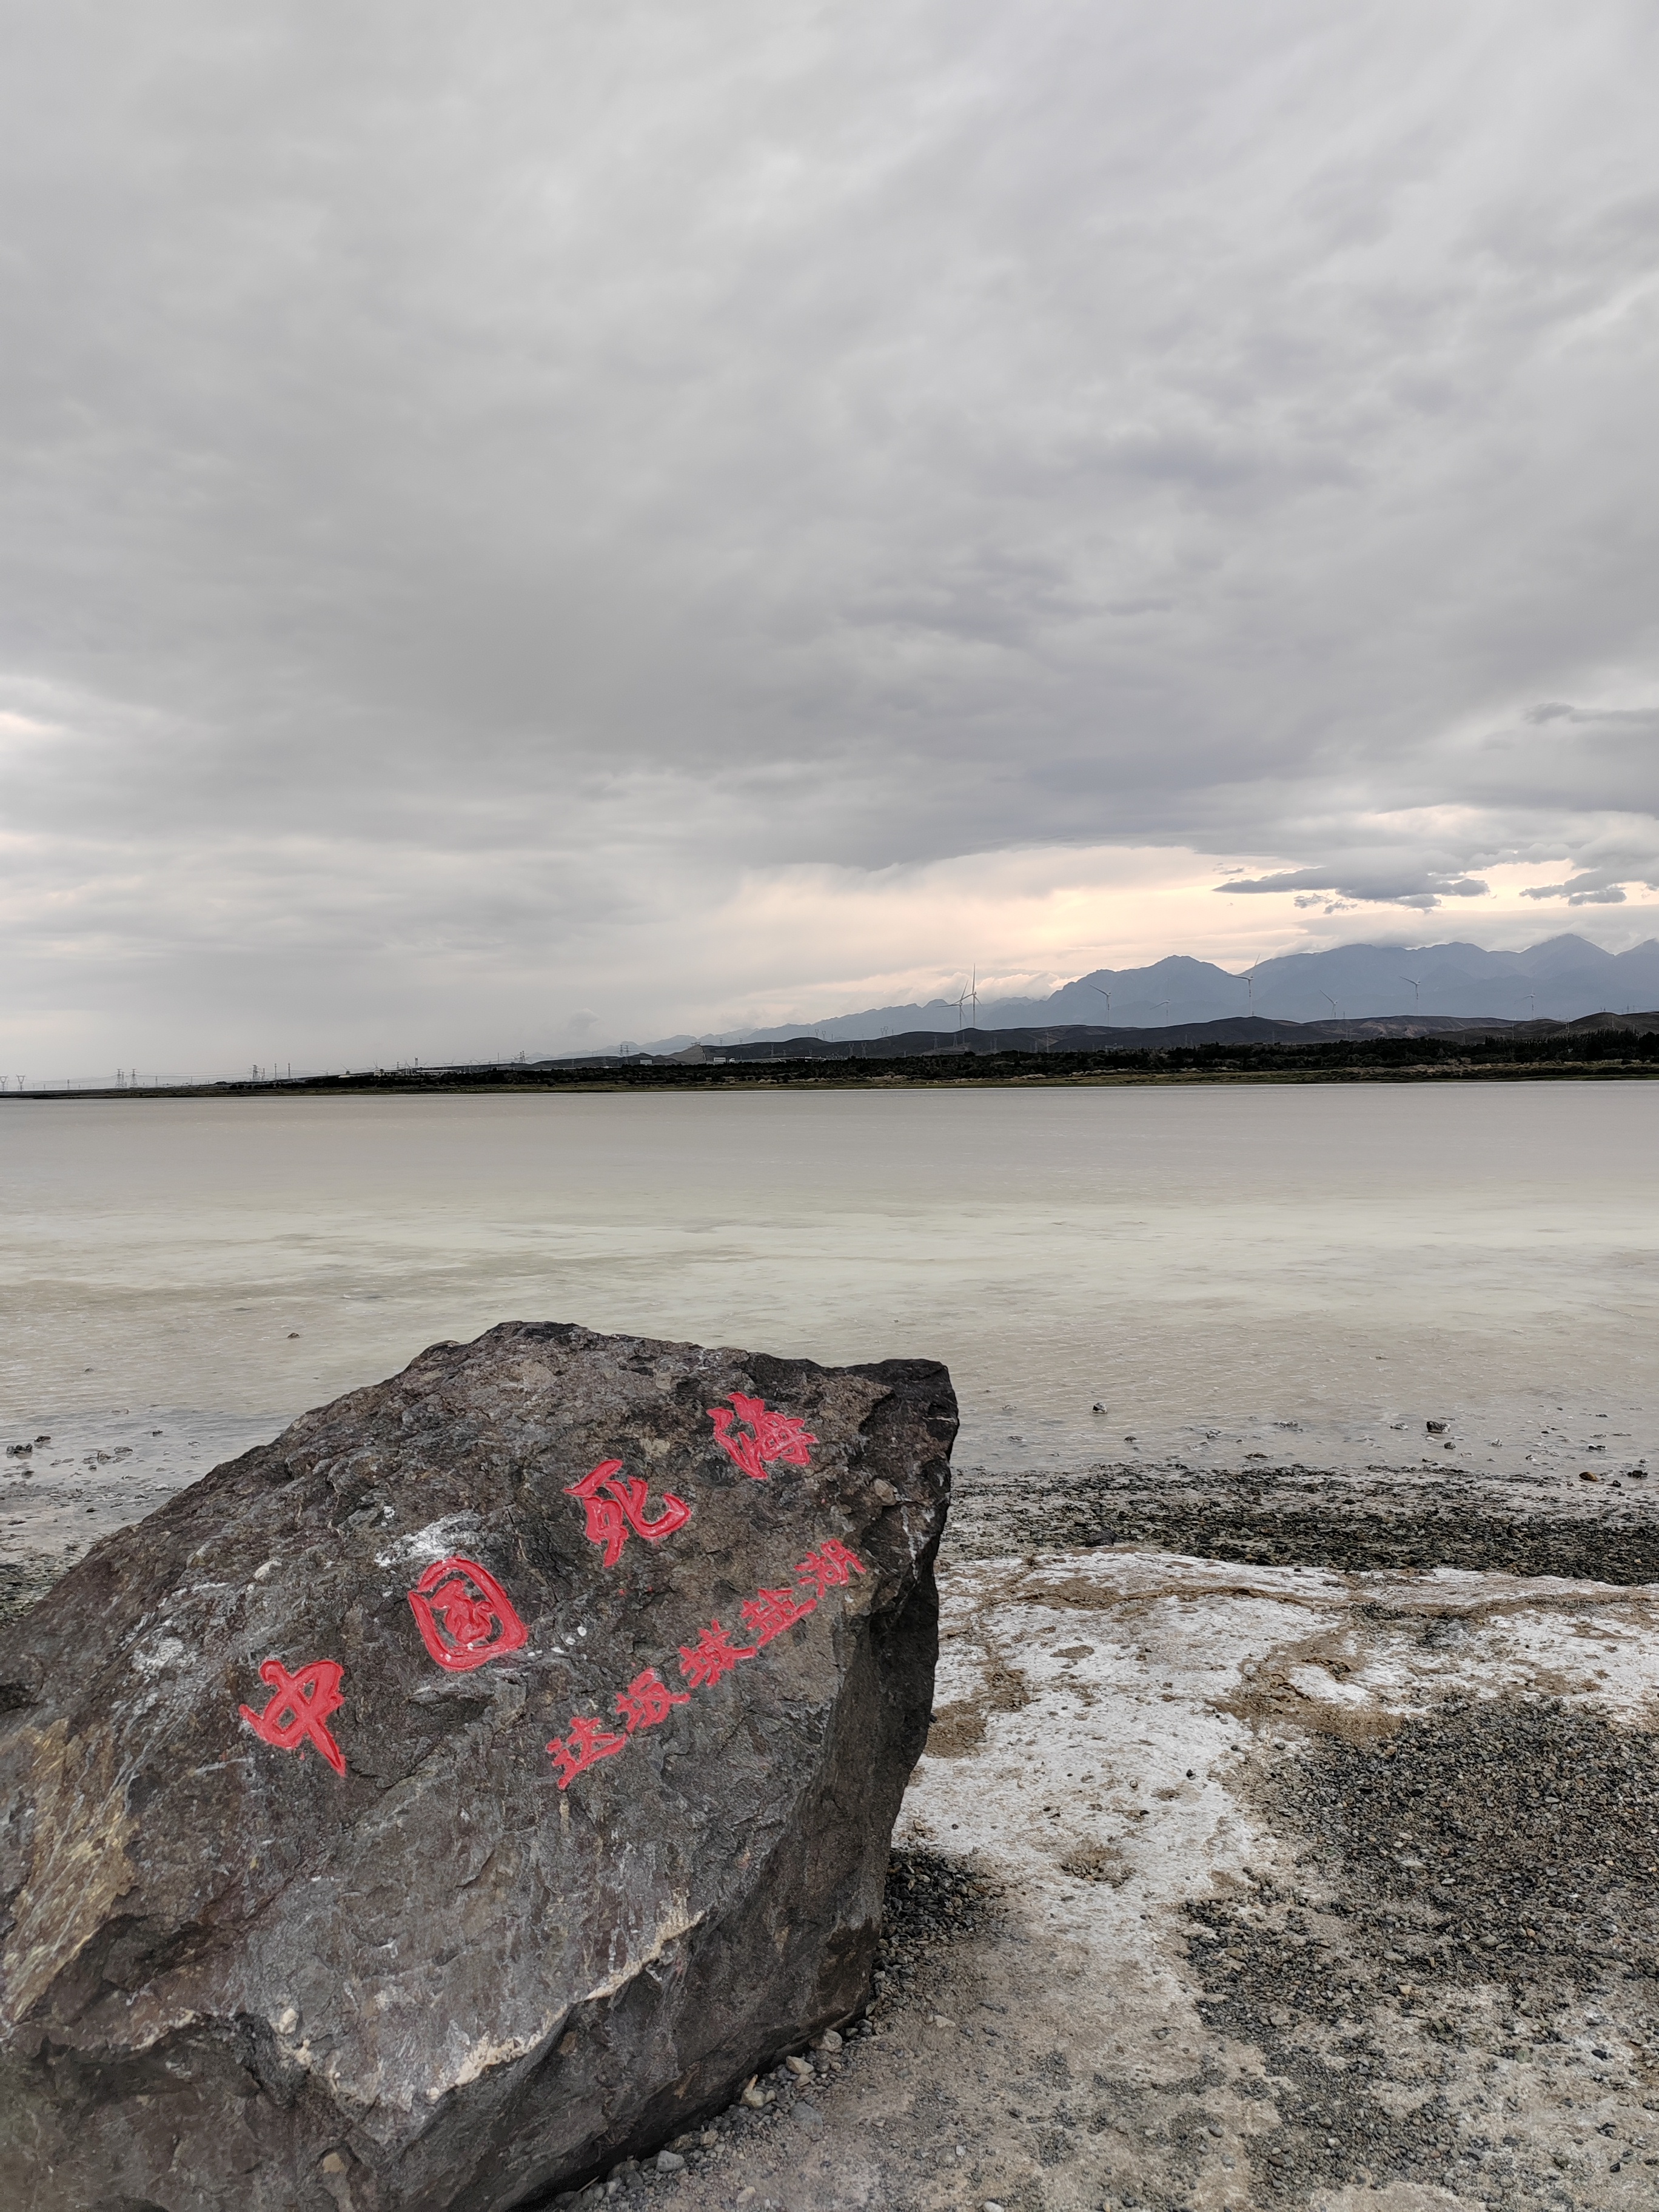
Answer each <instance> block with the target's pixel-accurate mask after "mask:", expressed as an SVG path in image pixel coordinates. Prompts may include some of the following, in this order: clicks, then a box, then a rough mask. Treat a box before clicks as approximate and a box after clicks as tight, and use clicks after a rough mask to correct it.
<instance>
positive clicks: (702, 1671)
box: [680, 1620, 760, 1690]
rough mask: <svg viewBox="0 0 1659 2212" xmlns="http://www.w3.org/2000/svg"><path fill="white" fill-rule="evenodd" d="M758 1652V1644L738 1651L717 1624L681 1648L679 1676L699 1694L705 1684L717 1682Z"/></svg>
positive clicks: (711, 1624) (717, 1622)
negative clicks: (723, 1675)
mask: <svg viewBox="0 0 1659 2212" xmlns="http://www.w3.org/2000/svg"><path fill="white" fill-rule="evenodd" d="M758 1650H760V1646H759V1644H747V1645H744V1646H743V1647H742V1648H741V1649H740V1648H738V1646H736V1645H734V1644H733V1643H732V1638H731V1637H730V1636H729V1635H728V1634H727V1632H726V1630H725V1629H723V1628H722V1627H721V1626H720V1623H719V1621H718V1620H716V1621H714V1622H711V1623H710V1625H709V1626H708V1627H707V1628H705V1629H704V1630H703V1632H702V1635H701V1636H700V1637H699V1638H697V1640H696V1643H695V1644H681V1646H680V1672H681V1674H684V1677H685V1679H686V1680H687V1681H688V1682H690V1685H691V1686H692V1688H693V1689H694V1690H700V1689H702V1686H703V1685H704V1683H705V1682H718V1681H719V1680H720V1676H721V1675H722V1674H730V1673H731V1672H732V1668H734V1667H735V1666H736V1665H737V1663H738V1660H739V1659H752V1658H753V1657H754V1656H755V1654H756V1652H757V1651H758Z"/></svg>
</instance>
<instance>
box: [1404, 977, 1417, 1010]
mask: <svg viewBox="0 0 1659 2212" xmlns="http://www.w3.org/2000/svg"><path fill="white" fill-rule="evenodd" d="M1400 980H1401V982H1402V983H1409V984H1410V985H1411V987H1412V1012H1413V1013H1415V1012H1417V1009H1418V1007H1419V1005H1420V1004H1421V1003H1422V994H1421V993H1420V992H1419V989H1418V987H1417V978H1416V976H1415V975H1402V976H1401V979H1400Z"/></svg>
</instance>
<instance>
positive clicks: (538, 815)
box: [0, 0, 1659, 1048]
mask: <svg viewBox="0 0 1659 2212" xmlns="http://www.w3.org/2000/svg"><path fill="white" fill-rule="evenodd" d="M0 20H3V21H5V22H6V24H7V27H8V30H9V37H8V40H7V46H8V52H9V57H10V60H9V68H8V71H7V73H6V88H5V89H4V91H3V92H0V100H3V103H4V106H3V112H0V193H3V203H4V204H5V205H6V207H7V208H8V209H9V210H11V213H10V215H9V219H8V223H7V227H6V228H5V231H4V233H3V235H0V276H3V287H0V318H3V322H0V438H3V466H4V470H5V486H6V491H5V497H4V499H3V501H0V710H4V711H7V712H9V714H10V715H11V716H12V717H13V718H14V723H13V724H11V725H8V724H7V723H5V722H3V721H0V745H3V748H4V749H3V751H0V775H3V792H4V799H5V820H6V824H7V829H8V834H9V839H10V843H9V847H8V856H9V857H8V868H9V877H10V883H11V888H12V894H13V897H14V901H15V903H14V906H13V908H12V909H11V922H10V925H9V927H10V929H11V934H12V941H13V943H14V945H15V948H16V950H17V951H18V954H19V957H20V960H21V969H22V980H21V984H20V991H21V994H22V998H23V1000H26V1001H27V1004H28V1005H29V1006H31V1007H32V1008H33V1010H34V1012H33V1014H32V1016H31V1018H32V1019H36V1018H38V1020H39V1021H40V1022H42V1023H46V1024H48V1025H49V1026H50V1024H52V1023H62V1022H64V1021H67V1020H69V1019H70V1017H71V1013H73V1012H74V1010H76V1009H79V1010H80V1012H79V1013H76V1014H75V1015H74V1018H76V1019H79V1018H81V1017H82V1015H84V1016H85V1018H87V1019H88V1020H91V1019H92V1018H94V1015H97V1014H99V1012H100V1010H104V1011H107V1010H108V1009H110V1008H111V1007H113V1006H129V1005H133V1004H138V1005H142V1006H143V1009H144V1014H143V1018H144V1020H145V1021H146V1022H147V1023H149V1024H155V1025H156V1026H158V1027H161V1026H165V1025H167V1024H169V1023H172V1024H177V1023H179V1021H181V1020H183V1019H184V1018H185V1010H186V1009H194V1010H197V1012H201V1018H202V1019H203V1020H204V1021H205V1020H207V1019H208V1012H211V1010H213V1009H218V1010H219V1012H220V1013H224V1012H227V1011H228V1010H230V1009H234V1008H236V1007H240V1006H247V1005H249V1004H250V1003H252V1004H253V1005H254V1006H257V1007H258V1008H259V1009H260V1010H262V1018H263V1010H264V1009H269V1012H270V1018H271V1020H272V1021H273V1022H274V1021H276V1019H278V1018H281V1019H282V1020H283V1021H285V1022H299V1023H302V1022H304V1021H305V1020H307V1019H314V1020H315V1021H316V1023H317V1024H319V1028H318V1034H319V1035H321V1034H322V1033H323V1031H324V1030H327V1029H328V1026H329V1024H331V1023H332V1024H336V1025H337V1027H339V1028H340V1029H341V1030H348V1029H349V1028H350V1027H351V1026H352V1025H353V1024H356V1025H357V1027H358V1028H359V1029H361V1027H362V1024H363V1023H364V1022H365V1021H367V1020H368V1018H370V1016H371V1015H372V1016H373V1017H374V1018H375V1019H376V1020H379V1019H380V1018H384V1019H385V1020H386V1021H387V1022H388V1023H390V1022H392V1021H394V1020H395V1021H398V1022H404V1021H409V1020H416V1019H427V1018H429V1019H430V1020H431V1021H432V1022H433V1023H434V1024H435V1027H436V1029H437V1030H438V1031H440V1032H441V1035H442V1036H443V1038H444V1040H445V1041H453V1042H455V1043H456V1044H457V1045H458V1046H460V1045H463V1044H466V1045H472V1046H477V1047H480V1048H481V1047H482V1046H483V1045H484V1044H485V1043H486V1042H489V1041H491V1040H493V1038H494V1037H495V1036H496V1035H497V1034H498V1033H499V1032H500V1031H501V1030H502V1029H503V1028H504V1027H506V1025H507V1024H508V1022H509V1020H510V1019H511V1018H513V1008H514V1007H515V1005H517V1004H518V1003H520V1002H521V1001H522V1000H523V999H524V995H525V994H526V992H530V991H537V990H539V991H540V992H541V993H542V994H544V995H545V994H546V993H548V992H549V991H555V990H556V991H557V992H559V993H562V994H563V1000H562V1003H563V1004H564V1006H567V1007H568V1008H575V1007H578V1006H585V1007H586V1008H587V1009H588V1010H589V1011H591V1010H592V1006H594V1005H595V1004H596V1003H598V1002H599V996H600V994H601V991H602V990H604V991H607V992H608V991H613V990H614V989H615V987H616V986H617V979H619V978H622V977H634V976H638V977H641V978H644V979H647V980H644V981H641V982H640V983H639V985H638V989H639V990H640V992H641V993H642V994H645V996H644V998H643V1000H642V1001H641V1003H640V1004H639V1006H638V1009H637V1025H639V1026H641V1028H643V1029H647V1030H649V1029H651V1028H653V1027H658V1028H662V1027H667V1026H669V1025H671V1023H672V1021H673V1020H674V1018H675V1017H676V1014H677V1011H678V1009H677V1003H676V994H677V993H678V992H683V991H684V990H685V989H688V988H690V986H691V981H692V976H691V971H690V969H689V968H687V967H685V966H684V964H680V965H678V966H677V962H679V961H680V959H681V955H680V952H679V950H678V948H679V946H680V945H681V944H682V942H683V941H684V939H685V938H686V935H687V931H688V927H689V925H690V920H691V919H693V918H695V917H697V916H704V917H706V916H708V915H713V914H714V912H715V910H716V909H717V908H720V906H721V902H723V901H725V900H726V898H727V897H728V896H729V895H730V893H731V890H732V884H733V883H734V880H735V879H736V878H738V876H740V874H741V872H742V871H743V870H744V868H745V867H752V866H776V865H780V864H785V863H828V864H836V865H840V866H853V867H870V868H883V867H890V866H896V865H899V864H915V863H921V862H926V861H929V860H939V859H944V858H947V857H949V856H951V855H953V854H965V853H975V852H984V851H990V850H994V849H998V848H1009V847H1014V846H1030V845H1042V844H1044V843H1066V844H1084V843H1090V842H1115V843H1120V844H1136V843H1140V844H1184V845H1190V846H1194V847H1196V848H1199V849H1200V850H1203V851H1207V852H1212V853H1215V854H1218V855H1220V856H1228V855H1233V854H1273V855H1276V856H1279V858H1281V859H1282V860H1283V861H1284V863H1285V866H1283V867H1282V868H1280V869H1279V870H1276V871H1273V872H1269V873H1267V874H1266V875H1257V876H1254V877H1247V878H1243V879H1242V880H1239V879H1234V880H1230V881H1229V882H1228V883H1227V884H1226V885H1225V888H1226V889H1227V890H1231V891H1241V892H1251V891H1256V892H1260V891H1264V890H1287V891H1295V892H1298V893H1299V894H1300V895H1302V896H1310V897H1314V898H1315V900H1316V904H1318V905H1320V906H1322V907H1323V908H1325V909H1326V910H1327V911H1328V910H1330V908H1332V907H1333V906H1337V905H1340V904H1343V903H1356V902H1357V903H1358V904H1364V903H1367V902H1370V903H1376V902H1384V903H1387V904H1392V905H1397V906H1406V907H1418V908H1421V907H1425V906H1427V905H1431V904H1432V903H1433V902H1435V901H1437V900H1439V899H1444V898H1449V897H1455V898H1458V899H1468V900H1470V901H1471V902H1474V901H1476V900H1477V899H1478V896H1479V887H1480V882H1481V880H1482V872H1483V871H1485V870H1488V869H1490V868H1492V867H1494V866H1498V865H1500V864H1501V863H1502V862H1504V861H1505V860H1516V859H1528V858H1531V859H1537V860H1541V861H1542V862H1544V863H1545V864H1547V865H1549V866H1559V870H1560V882H1559V885H1557V886H1554V887H1553V888H1552V889H1551V890H1550V892H1549V893H1548V894H1547V895H1548V896H1559V897H1560V898H1562V899H1563V900H1565V901H1566V902H1569V903H1583V902H1591V903H1597V902H1614V901H1615V900H1616V899H1617V897H1618V896H1619V893H1620V886H1621V885H1622V884H1630V883H1634V882H1637V881H1642V882H1651V881H1653V880H1655V878H1654V874H1653V857H1652V854H1653V848H1652V847H1651V845H1650V844H1644V838H1645V836H1646V829H1645V828H1644V825H1651V824H1653V823H1655V821H1656V818H1659V748H1656V746H1655V744H1654V742H1653V740H1654V737H1655V735H1656V731H1659V708H1656V707H1655V706H1654V704H1653V703H1652V702H1654V700H1655V699H1656V697H1659V665H1656V660H1659V654H1656V647H1655V642H1654V635H1653V630H1652V623H1651V577H1652V575H1653V574H1654V572H1655V567H1656V554H1659V542H1656V541H1659V500H1656V497H1655V489H1656V486H1655V483H1654V478H1655V474H1656V469H1659V463H1656V457H1655V443H1654V441H1653V439H1652V437H1651V435H1650V417H1651V395H1652V392H1653V390H1654V388H1655V385H1656V379H1659V275H1656V264H1655V249H1654V239H1655V237H1656V235H1659V151H1656V143H1655V134H1654V133H1653V131H1652V129H1651V116H1650V101H1649V98H1648V89H1647V88H1649V87H1650V85H1651V82H1652V81H1653V73H1654V65H1655V63H1656V60H1659V54H1656V46H1659V25H1656V21H1655V19H1654V17H1653V15H1652V14H1651V11H1650V10H1647V9H1642V8H1640V7H1638V6H1635V5H1633V4H1619V0H1613V4H1610V5H1608V6H1607V7H1604V8H1601V9H1595V10H1592V11H1589V12H1588V13H1587V14H1583V15H1580V16H1578V17H1575V18H1572V19H1571V20H1569V19H1568V18H1566V17H1565V16H1563V15H1562V14H1561V13H1560V11H1559V9H1553V8H1550V7H1547V6H1544V5H1542V4H1541V0H1518V4H1516V0H1504V4H1498V0H1484V4H1483V3H1482V0H1476V4H1474V5H1473V6H1471V7H1468V8H1466V9H1461V10H1458V11H1456V13H1455V15H1450V16H1449V15H1447V13H1446V11H1445V10H1444V9H1437V8H1433V7H1431V6H1429V5H1427V4H1426V0H1403V4H1399V0H1391V4H1389V5H1383V4H1371V5H1361V6H1358V7H1357V8H1353V9H1347V10H1345V11H1343V12H1342V13H1341V14H1340V15H1336V16H1334V15H1332V14H1331V12H1330V11H1329V10H1328V9H1324V8H1320V7H1317V6H1315V5H1314V4H1312V0H1294V4H1291V0H1274V4H1270V5H1268V6H1267V7H1266V8H1265V9H1250V10H1237V9H1228V8H1224V7H1221V6H1218V5H1213V6H1212V5H1205V6H1202V7H1200V9H1199V10H1198V11H1197V13H1196V14H1194V13H1193V12H1192V11H1184V12H1183V11H1163V12H1161V13H1160V12H1159V11H1147V10H1146V9H1140V8H1131V7H1128V6H1127V5H1124V4H1120V3H1119V0H1113V4H1108V5H1106V6H1104V7H1102V6H1099V5H1094V6H1089V7H1085V6H1083V5H1082V4H1081V0H1056V4H1054V5H1045V6H1042V7H1039V8H1037V9H1022V10H1018V11H1012V12H1011V11H1009V10H1007V9H994V8H990V7H987V6H985V5H982V4H976V3H975V0H969V4H967V5H962V4H959V0H953V4H951V6H948V7H947V6H945V5H944V4H942V0H934V3H933V4H927V0H923V4H918V0H898V4H896V5H895V4H888V5H884V6H883V7H881V8H879V9H876V8H859V7H854V8H852V9H844V10H841V11H836V12H835V13H832V14H828V15H826V14H825V13H823V11H821V10H818V9H809V8H805V7H802V6H798V5H788V4H786V5H783V6H778V5H775V4H773V5H767V6H762V5H760V4H758V0H730V4H727V5H726V6H723V7H721V8H719V9H708V10H691V11H687V10H684V9H670V8H668V7H665V6H663V5H660V4H651V5H642V4H629V0H621V4H619V5H617V6H614V7H612V8H609V9H605V10H603V11H599V12H596V11H594V10H592V9H577V8H575V7H572V6H568V5H558V4H554V5H544V4H538V5H535V6H531V5H529V4H527V0H501V4H498V5H496V6H494V7H492V8H491V9H489V10H486V11H483V12H478V11H457V10H454V9H447V8H441V7H438V6H436V5H434V4H431V0H398V4H397V5H395V6H393V5H392V4H390V0H368V4H365V5H362V6H360V7H357V8H355V9H350V10H348V11H334V12H331V13H330V12H323V13H319V12H315V11H311V10H305V9H301V10H295V9H291V8H277V7H272V6H269V5H265V4H261V0H254V4H252V5H250V6H245V7H240V8H237V9H233V10H226V9H222V8H220V7H216V6H212V5H210V4H208V0H155V4H154V5H152V6H149V7H147V8H145V9H143V10H142V11H136V10H135V11H122V10H110V9H105V8H95V7H93V6H90V5H88V4H85V0H61V4H60V5H58V6H56V7H54V8H52V9H38V8H33V7H17V6H6V7H3V8H0ZM1536 702H1546V703H1544V704H1542V705H1540V704H1537V703H1536ZM9 730H11V731H12V732H13V734H10V735H8V734H6V732H8V731H9ZM18 731H21V734H17V733H16V732H18ZM1383 817H1388V819H1387V823H1386V824H1385V826H1383V827H1382V828H1379V823H1380V822H1381V821H1382V819H1383ZM1632 824H1634V825H1636V826H1635V828H1632ZM1638 832H1639V833H1640V834H1638ZM1609 839H1612V840H1613V841H1614V842H1619V841H1622V846H1621V851H1622V854H1623V855H1624V857H1625V858H1628V859H1629V860H1630V871H1629V872H1626V874H1623V875H1619V874H1610V873H1608V870H1609V869H1610V868H1613V867H1615V866H1622V865H1623V859H1620V860H1614V859H1613V858H1607V857H1598V848H1599V846H1601V845H1604V844H1606V843H1607V841H1608V840H1609ZM1641 854H1646V858H1645V859H1641V860H1640V865H1639V866H1638V858H1639V856H1640V855H1641ZM1320 893H1323V894H1326V895H1327V896H1325V897H1324V898H1323V899H1320V898H1318V897H1317V896H1316V895H1317V894H1320ZM1218 911H1220V909H1219V908H1218ZM709 926H710V927H713V926H714V925H713V924H712V923H711V924H710V925H709ZM653 994H654V995H653ZM204 1009H206V1010H208V1012H202V1010H204ZM481 1009H482V1010H483V1011H480V1010H481ZM100 1018H101V1017H100ZM191 1018H195V1017H194V1014H192V1016H191ZM215 1018H217V1016H215ZM561 1018H563V1017H562V1016H561ZM485 1032H488V1036H486V1035H485V1034H484V1033H485ZM509 1034H510V1032H509Z"/></svg>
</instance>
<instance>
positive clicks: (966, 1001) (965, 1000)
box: [957, 965, 979, 1037]
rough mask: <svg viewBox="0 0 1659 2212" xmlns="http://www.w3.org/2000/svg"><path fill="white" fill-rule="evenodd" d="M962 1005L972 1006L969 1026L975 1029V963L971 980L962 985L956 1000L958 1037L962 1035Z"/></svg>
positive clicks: (976, 1004) (977, 1015)
mask: <svg viewBox="0 0 1659 2212" xmlns="http://www.w3.org/2000/svg"><path fill="white" fill-rule="evenodd" d="M964 1006H971V1007H972V1008H973V1010H974V1018H973V1021H972V1023H971V1024H969V1026H970V1027H971V1028H972V1029H974V1030H978V1028H979V969H978V967H977V965H975V969H974V972H973V980H972V981H970V982H969V983H968V984H967V985H966V986H965V987H964V988H963V992H962V994H961V996H960V997H959V998H958V999H957V1036H958V1037H959V1036H961V1035H962V1010H963V1007H964Z"/></svg>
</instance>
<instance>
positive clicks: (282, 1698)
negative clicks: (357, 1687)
mask: <svg viewBox="0 0 1659 2212" xmlns="http://www.w3.org/2000/svg"><path fill="white" fill-rule="evenodd" d="M344 1672H345V1669H344V1668H343V1667H342V1666H340V1665H339V1664H338V1663H337V1662H336V1661H334V1660H332V1659H313V1661H312V1662H311V1663H310V1665H309V1666H308V1667H301V1668H300V1669H299V1671H298V1672H297V1673H296V1674H289V1671H288V1668H286V1667H284V1666H283V1662H282V1661H281V1660H280V1659H267V1660H266V1661H265V1662H264V1665H263V1666H262V1667H261V1668H260V1669H259V1680H261V1681H262V1682H269V1683H270V1686H271V1687H272V1689H273V1690H274V1691H275V1692H276V1695H275V1697H273V1698H272V1699H271V1700H270V1704H269V1705H267V1706H266V1707H265V1709H264V1712H262V1713H256V1712H255V1711H254V1710H253V1708H252V1705H244V1706H243V1707H242V1709H241V1712H242V1718H243V1719H244V1720H245V1721H246V1723H247V1724H248V1726H249V1727H250V1728H251V1729H252V1730H253V1733H254V1735H257V1736H258V1737H259V1738H261V1739H262V1741H264V1742H266V1743H274V1744H275V1745H276V1747H277V1749H278V1750H279V1751H297V1752H298V1753H299V1754H300V1756H301V1758H302V1759H303V1758H304V1756H305V1748H306V1745H307V1743H308V1742H309V1743H313V1744H314V1745H315V1746H316V1747H317V1749H318V1750H319V1751H320V1752H321V1753H322V1754H323V1757H324V1758H325V1759H326V1760H327V1761H328V1763H329V1765H331V1767H332V1768H333V1769H334V1771H335V1772H336V1773H337V1774H343V1773H344V1772H345V1771H346V1763H345V1754H344V1753H343V1751H342V1750H341V1749H340V1747H339V1745H338V1744H337V1743H336V1742H335V1741H334V1739H333V1737H332V1736H331V1735H330V1734H329V1732H328V1729H327V1727H326V1726H325V1723H326V1722H327V1720H328V1718H329V1716H330V1715H331V1713H337V1712H338V1711H339V1710H340V1708H341V1706H342V1705H343V1704H344V1703H345V1699H343V1697H342V1696H341V1694H340V1678H341V1676H342V1675H343V1674H344Z"/></svg>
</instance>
